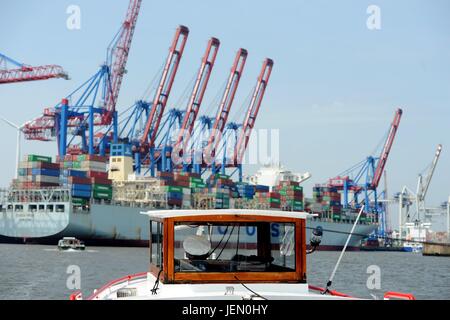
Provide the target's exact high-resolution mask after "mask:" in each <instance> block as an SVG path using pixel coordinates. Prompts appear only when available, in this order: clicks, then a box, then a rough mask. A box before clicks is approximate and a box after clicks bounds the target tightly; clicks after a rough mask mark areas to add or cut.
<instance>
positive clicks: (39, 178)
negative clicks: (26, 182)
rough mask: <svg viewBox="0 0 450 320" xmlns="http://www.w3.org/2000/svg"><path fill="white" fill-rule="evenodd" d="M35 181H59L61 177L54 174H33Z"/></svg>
mask: <svg viewBox="0 0 450 320" xmlns="http://www.w3.org/2000/svg"><path fill="white" fill-rule="evenodd" d="M32 181H33V182H47V183H59V177H52V176H42V175H39V176H33V180H32Z"/></svg>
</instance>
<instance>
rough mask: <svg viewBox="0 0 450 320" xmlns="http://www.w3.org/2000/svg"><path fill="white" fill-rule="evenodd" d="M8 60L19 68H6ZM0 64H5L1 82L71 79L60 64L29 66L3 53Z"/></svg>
mask: <svg viewBox="0 0 450 320" xmlns="http://www.w3.org/2000/svg"><path fill="white" fill-rule="evenodd" d="M2 62H3V63H2ZM6 62H9V63H11V64H13V65H15V66H17V67H18V68H15V69H8V68H6ZM0 64H2V65H4V68H3V69H0V84H6V83H14V82H25V81H35V80H47V79H52V78H63V79H66V80H68V79H69V77H68V75H67V73H66V72H65V71H64V70H63V68H62V67H61V66H58V65H43V66H36V67H33V66H28V65H25V64H23V63H20V62H17V61H15V60H14V59H11V58H9V57H7V56H5V55H4V54H1V53H0Z"/></svg>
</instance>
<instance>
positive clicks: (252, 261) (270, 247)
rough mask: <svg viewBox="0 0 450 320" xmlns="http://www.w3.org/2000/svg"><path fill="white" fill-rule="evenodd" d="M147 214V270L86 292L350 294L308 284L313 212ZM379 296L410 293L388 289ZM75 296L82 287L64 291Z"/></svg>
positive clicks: (143, 295)
mask: <svg viewBox="0 0 450 320" xmlns="http://www.w3.org/2000/svg"><path fill="white" fill-rule="evenodd" d="M143 214H146V215H148V217H149V219H150V224H149V226H150V240H149V241H150V244H149V248H150V267H149V270H148V271H147V272H144V273H140V274H135V275H129V276H125V277H123V278H120V279H117V280H113V281H111V282H109V283H107V284H106V285H104V286H103V287H102V288H100V289H98V290H95V291H94V293H93V294H92V295H90V296H89V297H87V300H116V299H121V300H127V299H128V300H137V299H142V300H156V299H162V300H165V299H170V300H174V299H176V300H272V299H275V300H280V299H281V300H311V299H315V300H329V299H341V300H347V299H357V298H355V297H351V296H350V295H347V294H343V293H340V292H337V291H334V290H328V288H325V289H323V288H319V287H315V286H311V285H308V283H307V281H306V256H307V254H309V253H312V252H314V251H315V248H316V247H317V246H318V245H319V243H320V239H321V235H322V229H319V230H314V231H313V237H312V239H311V244H310V245H311V249H308V250H307V247H306V219H308V218H309V217H312V216H313V215H312V214H309V213H306V212H287V211H270V210H238V209H230V210H159V211H149V212H144V213H143ZM384 298H385V299H414V297H413V296H412V295H407V294H400V293H399V294H397V293H395V292H389V293H388V294H386V295H385V297H384ZM70 299H71V300H81V299H83V296H82V294H81V292H79V291H78V292H75V293H73V294H72V295H71V296H70Z"/></svg>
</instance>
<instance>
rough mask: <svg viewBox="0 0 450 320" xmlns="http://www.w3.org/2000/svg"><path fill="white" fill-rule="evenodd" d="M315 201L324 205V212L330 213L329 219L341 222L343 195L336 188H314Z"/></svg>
mask: <svg viewBox="0 0 450 320" xmlns="http://www.w3.org/2000/svg"><path fill="white" fill-rule="evenodd" d="M313 199H314V201H315V202H316V203H320V204H321V205H322V209H323V212H326V213H329V218H332V219H333V220H341V211H342V210H341V209H342V206H341V194H340V193H339V192H338V190H337V188H335V187H327V186H319V185H316V186H314V187H313Z"/></svg>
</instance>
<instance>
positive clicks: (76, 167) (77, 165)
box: [72, 161, 81, 169]
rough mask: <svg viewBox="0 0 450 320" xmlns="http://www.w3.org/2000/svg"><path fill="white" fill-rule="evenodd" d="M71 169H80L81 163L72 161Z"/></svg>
mask: <svg viewBox="0 0 450 320" xmlns="http://www.w3.org/2000/svg"><path fill="white" fill-rule="evenodd" d="M72 168H74V169H81V162H79V161H73V162H72Z"/></svg>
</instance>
